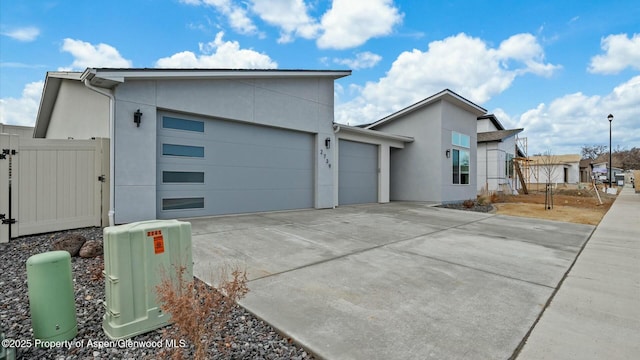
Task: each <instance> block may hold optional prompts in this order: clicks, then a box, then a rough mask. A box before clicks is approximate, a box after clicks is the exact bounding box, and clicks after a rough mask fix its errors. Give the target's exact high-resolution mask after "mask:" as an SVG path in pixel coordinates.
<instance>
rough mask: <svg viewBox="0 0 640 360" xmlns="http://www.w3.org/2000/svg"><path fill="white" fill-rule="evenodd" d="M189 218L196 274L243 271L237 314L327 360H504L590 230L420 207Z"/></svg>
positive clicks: (208, 278) (209, 276)
mask: <svg viewBox="0 0 640 360" xmlns="http://www.w3.org/2000/svg"><path fill="white" fill-rule="evenodd" d="M189 221H190V222H191V223H192V234H193V238H192V240H193V258H194V262H195V266H194V274H195V275H196V276H198V277H199V278H200V279H203V280H205V281H208V282H210V281H211V279H212V274H214V273H215V269H216V268H217V267H218V266H219V264H221V263H222V262H226V263H237V264H240V265H242V266H245V267H246V269H247V271H248V277H249V280H250V281H249V287H250V289H251V291H250V292H249V294H248V295H247V297H246V298H245V299H243V300H242V301H241V305H242V306H244V307H246V308H247V309H248V310H249V311H251V312H252V313H254V314H256V315H257V316H258V317H260V318H262V319H263V320H265V321H267V322H268V323H270V324H271V325H273V326H274V327H275V328H277V329H278V330H279V331H281V332H282V333H284V334H285V335H286V336H290V337H292V338H294V339H295V340H296V341H297V342H299V343H300V344H301V345H303V346H305V347H306V348H308V349H309V350H310V351H312V352H313V353H314V354H316V355H318V356H319V357H322V358H327V359H414V358H416V359H417V358H420V359H425V358H434V359H463V358H467V359H507V358H509V357H511V356H512V355H513V353H514V351H515V350H516V348H517V347H518V346H519V345H520V343H521V341H522V340H523V338H524V337H525V336H526V334H527V333H528V331H529V330H530V329H531V327H532V326H533V324H534V322H535V321H536V319H537V318H538V316H539V314H540V313H541V311H542V309H543V308H544V307H545V304H546V303H547V301H548V299H549V298H550V296H551V295H552V293H553V291H554V290H555V288H556V287H557V286H558V284H559V282H560V280H561V279H562V278H563V276H564V274H565V273H566V272H567V270H568V269H569V267H570V266H571V264H572V263H573V261H574V259H575V258H576V256H577V254H578V252H579V251H580V249H581V248H582V246H583V244H584V243H585V242H586V240H587V239H588V238H589V236H590V234H591V233H592V232H593V230H594V227H593V226H590V225H579V224H569V223H562V222H554V221H545V220H534V219H527V218H518V217H508V216H501V215H492V214H480V213H472V212H463V211H456V210H448V209H442V208H435V207H430V206H428V204H420V203H389V204H372V205H361V206H345V207H340V208H337V209H333V210H303V211H290V212H277V213H262V214H250V215H238V216H224V217H212V218H198V219H191V220H189Z"/></svg>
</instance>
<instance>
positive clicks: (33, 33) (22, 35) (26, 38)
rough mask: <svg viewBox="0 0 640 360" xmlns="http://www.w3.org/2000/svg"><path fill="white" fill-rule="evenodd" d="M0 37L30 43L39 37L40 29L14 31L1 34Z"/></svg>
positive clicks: (27, 28) (30, 27)
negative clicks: (3, 36)
mask: <svg viewBox="0 0 640 360" xmlns="http://www.w3.org/2000/svg"><path fill="white" fill-rule="evenodd" d="M2 35H5V36H8V37H10V38H12V39H14V40H18V41H23V42H30V41H33V40H35V39H36V38H37V37H38V35H40V29H38V28H37V27H34V26H29V27H24V28H19V29H14V30H11V31H7V32H3V33H2Z"/></svg>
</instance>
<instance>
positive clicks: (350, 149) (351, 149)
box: [338, 140, 378, 205]
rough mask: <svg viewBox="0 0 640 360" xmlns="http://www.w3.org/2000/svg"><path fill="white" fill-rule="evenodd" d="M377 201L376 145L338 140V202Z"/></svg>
mask: <svg viewBox="0 0 640 360" xmlns="http://www.w3.org/2000/svg"><path fill="white" fill-rule="evenodd" d="M377 201H378V146H377V145H373V144H365V143H359V142H355V141H348V140H340V141H339V146H338V203H339V204H340V205H348V204H366V203H372V202H377Z"/></svg>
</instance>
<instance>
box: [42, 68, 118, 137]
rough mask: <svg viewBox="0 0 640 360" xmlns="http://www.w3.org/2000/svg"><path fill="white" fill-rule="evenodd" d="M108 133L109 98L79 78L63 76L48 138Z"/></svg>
mask: <svg viewBox="0 0 640 360" xmlns="http://www.w3.org/2000/svg"><path fill="white" fill-rule="evenodd" d="M69 137H72V138H74V139H90V138H92V137H103V138H108V137H109V98H108V97H106V96H104V95H101V94H98V93H96V92H95V91H92V90H90V89H88V88H86V87H85V86H84V84H82V83H81V82H79V81H75V80H63V81H62V83H61V84H60V90H59V93H58V97H57V99H56V103H55V105H54V107H53V111H52V112H51V120H50V122H49V127H48V128H47V134H46V138H47V139H67V138H69Z"/></svg>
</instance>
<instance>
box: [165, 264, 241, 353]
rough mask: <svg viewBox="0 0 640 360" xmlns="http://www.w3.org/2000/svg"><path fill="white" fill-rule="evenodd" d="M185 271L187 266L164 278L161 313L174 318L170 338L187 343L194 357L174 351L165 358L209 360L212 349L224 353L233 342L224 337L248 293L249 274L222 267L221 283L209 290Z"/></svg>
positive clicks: (176, 348) (180, 351)
mask: <svg viewBox="0 0 640 360" xmlns="http://www.w3.org/2000/svg"><path fill="white" fill-rule="evenodd" d="M185 270H186V268H185V267H184V266H182V267H177V268H176V273H175V275H174V276H173V278H172V277H170V276H166V274H163V280H162V283H161V284H160V285H158V287H157V288H156V291H157V293H158V300H159V301H160V303H161V308H162V311H164V312H166V313H169V314H170V315H171V321H172V322H173V333H172V334H171V335H172V336H177V337H178V338H180V339H184V340H186V341H188V342H189V343H190V345H191V347H192V349H193V354H191V355H190V354H188V350H189V349H188V348H186V349H185V348H181V347H175V348H173V349H167V350H166V351H167V352H169V354H164V355H166V357H169V356H170V357H171V358H172V359H183V358H185V356H186V358H188V359H191V358H193V359H207V358H208V356H207V352H208V350H209V348H210V347H211V346H214V347H215V349H216V350H217V351H218V352H225V350H226V348H227V344H229V343H230V342H231V339H228V338H226V337H225V336H224V329H225V326H226V324H227V322H228V320H230V316H231V312H232V311H233V308H234V307H235V305H236V302H237V301H238V300H240V299H242V298H243V297H244V296H245V295H246V294H247V292H248V291H249V288H248V287H247V273H246V271H244V270H243V271H241V270H239V268H238V267H235V268H229V267H226V266H225V267H222V268H221V269H220V271H219V273H218V279H219V281H218V283H217V284H216V285H214V286H213V287H209V286H208V285H207V284H205V283H203V282H201V281H195V280H194V279H185ZM165 335H167V332H165Z"/></svg>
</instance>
